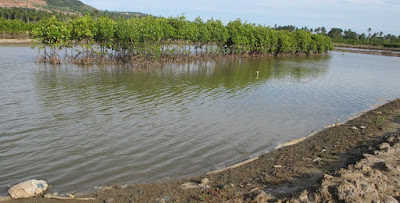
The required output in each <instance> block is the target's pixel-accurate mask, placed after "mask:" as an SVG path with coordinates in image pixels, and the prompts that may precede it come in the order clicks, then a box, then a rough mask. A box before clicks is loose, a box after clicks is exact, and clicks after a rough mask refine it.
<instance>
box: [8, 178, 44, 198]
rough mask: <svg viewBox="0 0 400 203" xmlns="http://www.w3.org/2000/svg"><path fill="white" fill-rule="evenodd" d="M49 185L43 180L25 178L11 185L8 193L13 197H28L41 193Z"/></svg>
mask: <svg viewBox="0 0 400 203" xmlns="http://www.w3.org/2000/svg"><path fill="white" fill-rule="evenodd" d="M48 188H49V185H48V184H47V183H46V181H44V180H34V179H33V180H27V181H24V182H22V183H18V184H17V185H14V186H12V187H11V188H10V189H9V190H8V194H9V195H10V196H11V197H12V198H13V199H21V198H29V197H35V196H38V195H41V194H43V193H45V192H46V190H47V189H48Z"/></svg>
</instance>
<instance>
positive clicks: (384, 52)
mask: <svg viewBox="0 0 400 203" xmlns="http://www.w3.org/2000/svg"><path fill="white" fill-rule="evenodd" d="M335 51H340V52H350V53H358V54H371V55H378V56H395V57H400V53H399V52H398V51H389V50H370V49H365V50H362V49H348V48H342V47H335Z"/></svg>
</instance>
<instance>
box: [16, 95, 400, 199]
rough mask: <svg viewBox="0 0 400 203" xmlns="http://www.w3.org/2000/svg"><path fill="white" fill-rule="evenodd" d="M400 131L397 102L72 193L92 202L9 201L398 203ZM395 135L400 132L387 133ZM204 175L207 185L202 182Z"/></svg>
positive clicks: (399, 110) (399, 108)
mask: <svg viewBox="0 0 400 203" xmlns="http://www.w3.org/2000/svg"><path fill="white" fill-rule="evenodd" d="M399 133H400V99H397V100H395V101H392V102H390V103H388V104H385V105H383V106H381V107H378V108H377V109H375V110H371V111H369V112H366V113H364V114H362V115H361V116H359V117H357V118H354V119H353V120H349V121H348V122H346V123H344V124H338V125H332V126H331V127H328V128H326V129H325V130H323V131H321V132H318V133H316V134H314V135H312V136H309V137H307V138H306V139H304V140H300V142H298V143H296V142H294V143H291V144H292V145H285V146H283V147H281V148H279V149H276V150H275V151H272V152H270V153H267V154H264V155H261V156H259V157H258V159H255V160H253V161H251V162H250V163H247V164H244V165H240V166H238V167H235V168H229V169H227V170H223V171H221V172H217V173H208V175H207V174H204V175H201V176H196V177H191V178H184V179H179V180H171V181H162V182H154V183H142V184H137V185H129V186H128V185H122V186H118V185H113V186H109V187H105V188H102V189H101V190H98V191H96V192H93V193H91V194H86V195H77V194H74V195H75V196H77V197H86V198H95V200H94V201H93V200H90V199H87V200H85V201H77V200H55V199H46V198H44V197H36V198H31V199H24V200H11V201H8V202H10V203H14V202H28V203H32V202H267V201H272V202H275V201H287V202H302V201H304V202H307V201H311V202H312V201H316V202H319V201H321V200H326V201H330V202H337V201H349V202H363V201H369V200H371V199H374V198H375V199H377V200H381V201H386V200H387V201H388V202H390V201H392V202H395V200H396V198H397V200H399V199H398V198H399V196H398V194H397V193H396V192H397V191H399V188H398V186H399V183H398V182H396V181H397V180H398V179H395V178H393V176H396V177H397V178H398V176H399V175H398V172H399V170H400V167H399V165H398V164H399V160H398V158H397V157H399V156H398V155H399V154H398V153H399V149H400V148H399V147H400V144H399V142H398V140H399V136H398V134H399ZM393 134H395V135H397V136H395V137H388V136H391V135H393ZM388 145H389V146H388ZM204 178H208V180H209V182H208V181H207V183H206V184H204V181H203V180H205V179H204ZM50 184H51V183H50ZM396 184H397V185H396ZM186 186H187V187H186ZM396 187H397V188H396ZM367 191H368V192H367ZM367 193H368V195H370V196H368V195H367ZM389 200H390V201H389ZM397 200H396V201H397Z"/></svg>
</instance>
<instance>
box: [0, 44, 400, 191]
mask: <svg viewBox="0 0 400 203" xmlns="http://www.w3.org/2000/svg"><path fill="white" fill-rule="evenodd" d="M28 50H30V48H29V47H11V48H10V47H7V48H5V47H1V46H0V60H1V61H2V64H0V70H1V71H2V73H4V74H1V75H0V95H2V97H0V146H1V147H0V160H1V164H2V165H1V167H0V193H2V192H4V191H6V189H5V188H7V185H9V184H13V183H16V182H19V181H22V180H25V179H28V178H43V179H46V180H48V181H49V182H50V183H51V185H52V186H53V189H54V190H56V191H59V192H75V191H81V190H87V189H90V188H93V187H94V186H96V185H107V184H114V183H117V184H118V183H132V182H136V181H152V180H157V179H159V178H164V177H182V176H187V175H193V174H198V173H203V172H206V171H209V170H212V169H215V168H217V167H219V166H222V165H226V164H229V163H232V162H234V161H235V160H238V159H243V158H246V157H248V156H251V155H254V154H257V153H263V152H265V151H266V150H271V149H273V148H274V146H276V145H277V144H278V143H283V142H286V141H288V140H291V139H296V138H300V137H303V136H305V135H307V134H309V133H310V132H312V131H315V130H320V129H321V128H322V126H325V125H327V124H330V123H334V122H335V121H336V119H340V120H341V121H344V120H345V119H347V118H348V117H349V116H352V115H355V114H357V113H359V112H360V111H363V110H367V109H369V108H371V106H372V105H375V104H379V103H381V101H378V100H376V98H384V99H394V98H396V97H400V89H399V88H395V87H398V86H399V83H400V81H399V80H398V76H399V75H400V70H399V68H398V64H399V62H400V61H399V59H397V58H385V57H381V56H367V55H360V54H344V55H342V54H336V53H332V55H331V56H329V57H314V58H312V57H311V58H302V57H300V58H290V57H288V58H281V59H240V60H232V61H231V60H230V61H216V62H208V63H198V62H193V63H187V64H178V65H177V64H173V63H171V64H166V65H165V67H162V68H154V69H142V68H132V67H102V66H94V67H79V66H74V65H61V66H50V65H46V66H44V65H43V64H35V63H33V62H32V60H31V58H34V57H35V53H34V52H30V51H28ZM22 55H23V56H25V55H26V56H28V57H26V56H25V57H21V56H22ZM378 66H379V69H378V68H376V67H378ZM256 71H259V77H258V79H257V78H256Z"/></svg>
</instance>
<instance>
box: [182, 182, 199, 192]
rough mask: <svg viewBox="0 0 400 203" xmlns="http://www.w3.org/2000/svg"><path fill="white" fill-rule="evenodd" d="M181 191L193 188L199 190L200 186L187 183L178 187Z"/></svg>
mask: <svg viewBox="0 0 400 203" xmlns="http://www.w3.org/2000/svg"><path fill="white" fill-rule="evenodd" d="M179 187H180V188H181V189H182V190H187V189H193V188H199V187H200V186H199V185H198V184H196V183H193V182H187V183H184V184H182V185H180V186H179Z"/></svg>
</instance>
